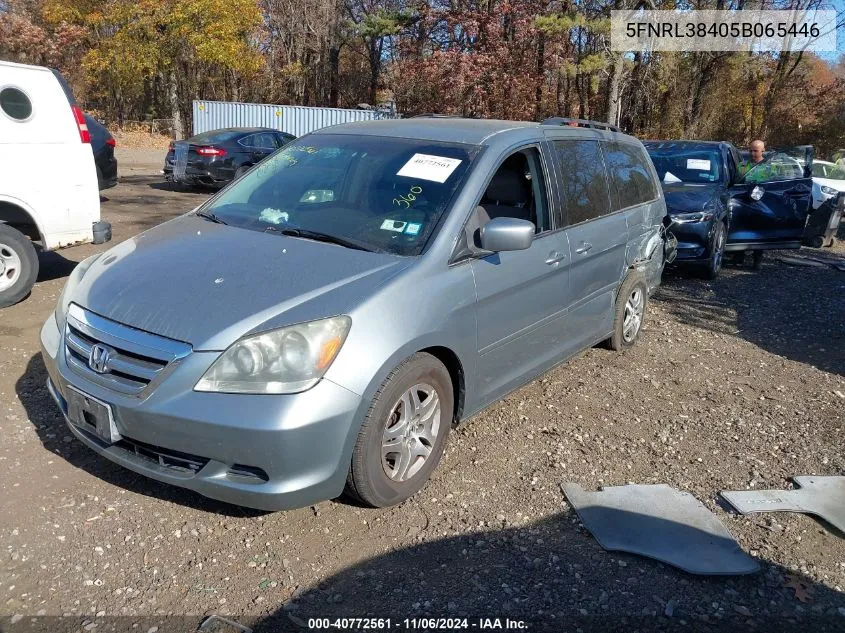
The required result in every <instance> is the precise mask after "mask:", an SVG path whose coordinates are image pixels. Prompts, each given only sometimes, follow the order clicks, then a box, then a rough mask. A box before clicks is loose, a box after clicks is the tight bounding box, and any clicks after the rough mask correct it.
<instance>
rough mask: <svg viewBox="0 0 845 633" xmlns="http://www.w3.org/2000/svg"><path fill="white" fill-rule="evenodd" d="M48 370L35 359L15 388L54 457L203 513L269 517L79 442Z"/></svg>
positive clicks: (105, 479) (101, 476)
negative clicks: (136, 469) (52, 390)
mask: <svg viewBox="0 0 845 633" xmlns="http://www.w3.org/2000/svg"><path fill="white" fill-rule="evenodd" d="M46 383H47V369H46V367H44V361H43V360H42V358H41V355H40V354H36V355H35V356H33V357H32V358H31V359H30V360H29V363H28V364H27V367H26V371H25V373H24V375H23V376H21V378H20V379H18V381H17V383H16V384H15V391H16V392H17V394H18V398H20V401H21V404H22V405H23V407H24V409H25V410H26V414H27V417H28V418H29V420H30V421H31V422H32V424H33V425H34V426H35V430H36V432H37V433H38V438H39V439H40V440H41V443H42V444H43V445H44V448H46V449H47V450H48V451H50V452H51V453H55V454H56V455H58V456H60V457H62V458H63V459H65V460H67V461H68V462H70V463H71V464H73V465H74V466H76V467H77V468H80V469H82V470H84V471H86V472H87V473H89V474H91V475H93V476H95V477H97V478H99V479H102V480H103V481H105V482H106V483H109V484H112V485H113V486H117V487H119V488H125V489H126V490H130V491H132V492H135V493H137V494H141V495H145V496H148V497H155V498H157V499H161V500H164V501H169V502H171V503H175V504H179V505H183V506H187V507H190V508H194V509H196V510H201V511H203V512H211V513H214V514H222V515H225V516H231V517H253V516H262V515H264V514H267V513H266V512H262V511H260V510H251V509H249V508H242V507H239V506H233V505H229V504H227V503H223V502H220V501H214V500H213V499H207V498H206V497H203V496H201V495H199V494H197V493H194V492H192V491H190V490H184V489H182V488H177V487H175V486H169V485H166V484H163V483H159V482H157V481H155V480H153V479H149V478H147V477H144V476H142V475H138V474H136V473H133V472H132V471H130V470H127V469H126V468H123V467H121V466H118V465H117V464H114V463H112V462H110V461H109V460H107V459H106V458H105V457H102V456H100V455H98V454H97V453H95V452H94V451H92V450H90V449H89V448H87V447H86V446H84V445H83V444H82V443H81V442H79V441H77V440H76V439H75V438H73V436H72V435H71V433H70V431H69V430H68V429H67V426H66V424H65V421H64V418H63V417H62V414H61V413H60V411H59V408H58V406H57V405H56V403H55V401H54V400H53V398H52V397H51V396H50V394H49V392H48V391H47V386H46Z"/></svg>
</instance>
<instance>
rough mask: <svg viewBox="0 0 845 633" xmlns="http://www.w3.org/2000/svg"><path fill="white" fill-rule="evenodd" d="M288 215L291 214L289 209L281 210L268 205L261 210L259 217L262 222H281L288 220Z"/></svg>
mask: <svg viewBox="0 0 845 633" xmlns="http://www.w3.org/2000/svg"><path fill="white" fill-rule="evenodd" d="M288 217H290V216H288V212H287V211H280V210H279V209H271V208H270V207H267V208H266V209H264V210H263V211H262V212H261V214H260V215H259V216H258V219H259V220H261V221H262V222H269V223H270V224H281V223H282V222H287V221H288Z"/></svg>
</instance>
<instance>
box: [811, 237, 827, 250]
mask: <svg viewBox="0 0 845 633" xmlns="http://www.w3.org/2000/svg"><path fill="white" fill-rule="evenodd" d="M810 246H812V247H813V248H821V247H822V246H824V237H822V236H821V235H817V236H816V237H814V238H813V239H811V240H810Z"/></svg>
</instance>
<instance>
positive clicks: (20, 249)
mask: <svg viewBox="0 0 845 633" xmlns="http://www.w3.org/2000/svg"><path fill="white" fill-rule="evenodd" d="M37 278H38V253H36V252H35V247H34V246H33V245H32V242H31V241H29V238H28V237H26V236H25V235H24V234H23V233H21V232H20V231H17V230H15V229H13V228H12V227H10V226H6V225H5V224H0V308H5V307H7V306H11V305H14V304H16V303H18V302H19V301H21V300H22V299H23V298H24V297H26V296H27V295H28V294H29V292H30V290H32V287H33V286H34V285H35V280H36V279H37Z"/></svg>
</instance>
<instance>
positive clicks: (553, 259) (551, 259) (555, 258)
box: [546, 251, 566, 266]
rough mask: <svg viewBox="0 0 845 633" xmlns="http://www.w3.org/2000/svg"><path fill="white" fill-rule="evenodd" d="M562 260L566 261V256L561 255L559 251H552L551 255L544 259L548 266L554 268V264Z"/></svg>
mask: <svg viewBox="0 0 845 633" xmlns="http://www.w3.org/2000/svg"><path fill="white" fill-rule="evenodd" d="M564 259H566V255H564V254H563V253H561V252H559V251H552V252H551V253H549V256H548V257H547V258H546V263H547V264H548V265H549V266H554V265H555V264H558V263H560V262H562V261H563V260H564Z"/></svg>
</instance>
